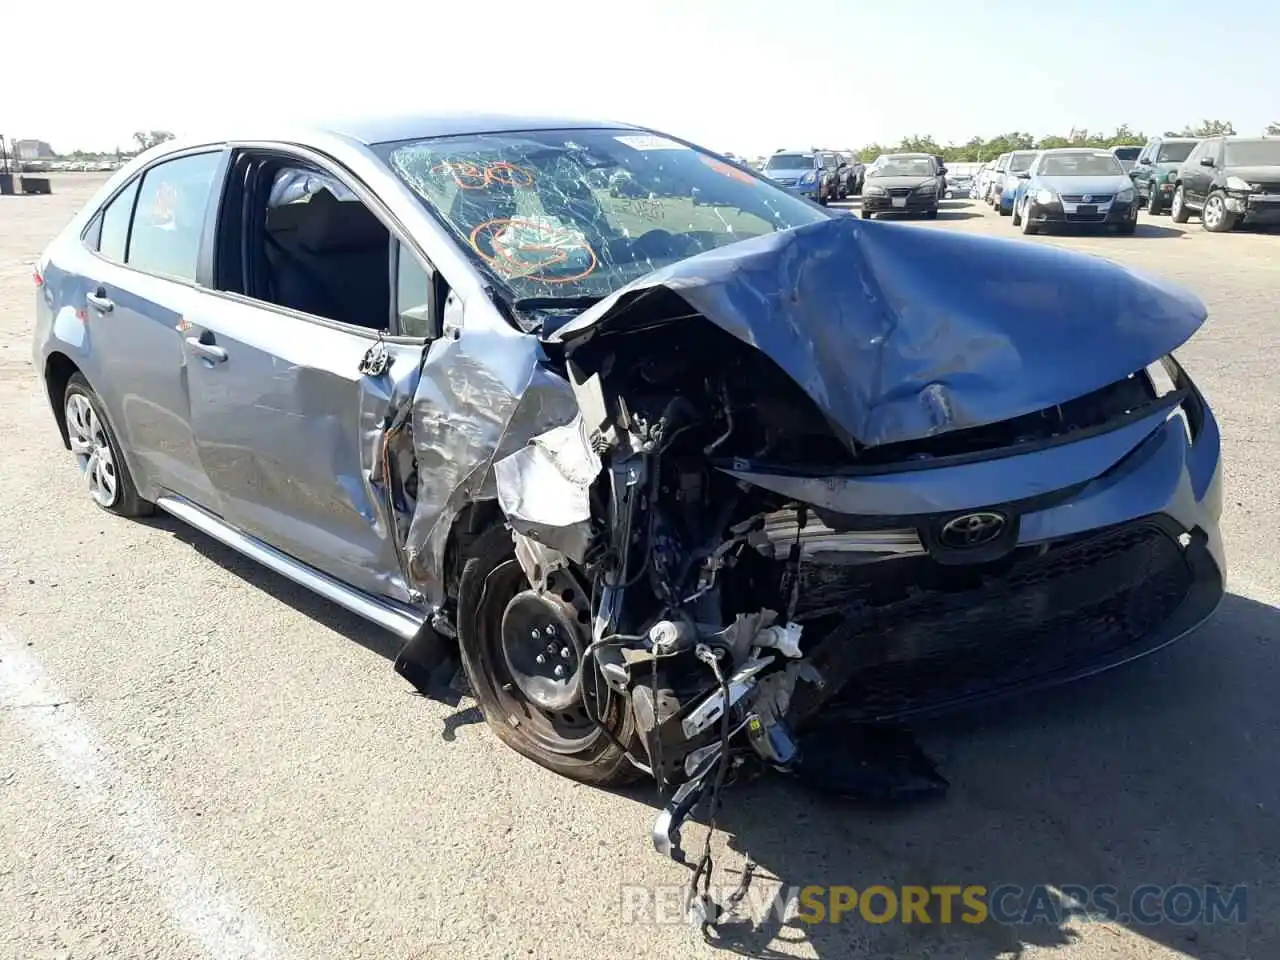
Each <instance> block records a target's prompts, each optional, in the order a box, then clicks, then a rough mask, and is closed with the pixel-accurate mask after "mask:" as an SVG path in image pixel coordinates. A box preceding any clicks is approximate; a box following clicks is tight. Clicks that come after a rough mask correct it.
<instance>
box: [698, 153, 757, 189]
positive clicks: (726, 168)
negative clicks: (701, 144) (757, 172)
mask: <svg viewBox="0 0 1280 960" xmlns="http://www.w3.org/2000/svg"><path fill="white" fill-rule="evenodd" d="M698 159H700V160H701V161H702V162H703V163H705V164H706V165H707V166H708V167H710V168H711V169H712V170H714V171H715V172H716V173H718V174H720V175H721V176H725V177H729V178H730V179H732V180H739V181H741V182H742V183H755V182H756V178H755V177H753V176H751V174H749V173H747V172H746V171H745V170H739V169H738V168H737V167H735V166H733V165H732V164H729V163H725V162H724V161H723V160H717V159H716V158H715V157H708V156H702V157H699V158H698Z"/></svg>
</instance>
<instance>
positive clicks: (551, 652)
mask: <svg viewBox="0 0 1280 960" xmlns="http://www.w3.org/2000/svg"><path fill="white" fill-rule="evenodd" d="M926 159H929V164H926V165H922V167H921V170H920V177H921V178H923V179H929V180H930V182H931V183H932V179H931V178H932V177H933V176H934V173H935V171H934V170H933V168H932V166H931V164H932V159H931V158H926ZM1110 160H1111V162H1112V163H1116V161H1115V160H1114V158H1110ZM926 167H927V169H926ZM911 172H912V173H913V174H914V173H915V170H914V168H913V170H912V171H911ZM620 180H626V181H627V182H629V183H634V184H638V185H641V186H642V187H643V189H642V190H639V191H634V193H635V195H634V196H633V195H632V193H633V192H621V191H611V189H610V184H615V183H617V182H619V181H620ZM914 186H915V184H914V182H913V188H914ZM614 193H619V194H620V195H617V196H615V195H613V194H614ZM1037 203H1039V202H1038V201H1037ZM1044 207H1047V204H1040V205H1039V206H1038V207H1037V211H1038V210H1039V209H1041V208H1044ZM35 282H36V285H37V288H38V289H37V296H36V308H37V309H36V326H35V343H34V349H35V359H36V368H37V370H38V371H39V372H40V375H41V376H42V378H43V382H44V384H45V386H46V388H47V391H48V396H49V400H50V402H51V404H52V409H53V413H54V418H55V420H56V425H57V430H58V432H59V433H60V435H61V439H62V441H63V443H64V444H65V445H66V447H67V449H68V450H69V451H70V453H71V454H72V456H73V457H74V459H75V462H76V464H77V465H78V467H79V470H80V472H81V474H82V476H83V479H84V489H85V491H86V493H87V495H88V496H90V497H92V498H93V499H94V500H95V501H96V502H97V503H98V505H100V506H101V507H102V508H103V509H104V510H107V511H109V512H111V513H114V514H117V515H119V516H122V517H136V516H140V515H143V514H147V513H150V512H151V511H153V510H154V509H157V508H158V509H160V510H163V511H166V512H167V513H169V514H172V515H173V516H175V517H177V518H179V519H180V520H182V521H185V522H186V523H189V524H191V525H193V526H194V527H196V528H198V529H199V530H202V531H204V532H205V533H206V534H208V535H210V536H212V537H214V538H216V539H218V540H220V541H222V542H224V543H226V544H229V545H231V546H232V547H234V548H235V549H237V550H239V551H242V552H243V553H245V554H247V555H248V556H250V557H252V558H254V559H256V560H257V561H260V562H261V563H263V564H265V565H267V566H268V567H270V568H272V569H274V570H276V571H278V572H279V573H281V574H283V575H284V576H286V577H290V578H292V579H293V580H295V581H297V582H299V583H301V584H304V585H305V586H307V587H309V588H311V589H313V590H315V591H318V592H319V593H320V594H323V595H324V596H326V597H328V598H330V599H331V600H333V601H334V602H336V603H338V604H340V605H342V606H345V607H347V608H349V609H351V610H353V611H355V612H357V613H358V614H360V615H362V616H363V617H365V618H367V619H368V620H369V621H370V622H371V623H372V624H374V625H376V626H377V627H379V628H384V629H386V630H389V631H391V632H392V633H394V634H397V635H399V636H400V637H401V638H403V640H404V641H405V644H404V647H403V650H402V652H401V654H400V656H399V659H398V660H397V663H396V668H397V670H398V671H399V672H400V673H401V675H403V676H404V677H406V678H407V679H408V680H409V681H410V682H412V683H413V684H415V685H416V686H418V687H419V688H420V689H421V690H423V691H424V692H426V693H428V694H430V695H433V696H440V697H444V698H450V697H452V696H453V694H451V693H450V691H451V690H455V689H456V687H454V686H452V683H451V682H452V681H453V680H454V679H455V673H456V672H457V671H458V670H459V669H460V670H461V674H462V675H463V676H464V677H465V680H466V683H467V686H468V687H469V689H470V691H471V693H472V694H473V695H474V697H475V699H476V700H477V701H478V703H479V706H480V707H481V709H482V710H483V713H484V716H485V718H486V719H487V720H488V721H489V723H490V724H491V726H492V728H493V731H494V733H495V734H496V735H497V736H498V737H499V738H501V739H502V740H503V741H505V742H506V743H507V744H509V745H510V746H511V747H513V748H514V749H515V750H517V751H519V752H520V753H522V754H524V755H525V756H527V757H529V758H531V759H533V760H534V761H536V762H537V763H540V764H543V765H544V766H546V767H548V768H550V769H552V770H555V771H558V772H559V773H561V774H564V775H565V776H569V777H573V778H576V779H579V780H582V781H585V782H588V783H593V784H614V783H618V782H621V781H624V780H628V779H630V778H632V777H634V776H637V775H644V776H651V777H653V778H655V779H657V780H658V781H659V783H661V784H663V785H670V786H672V787H678V789H677V790H676V792H675V794H674V796H673V799H672V801H671V806H669V807H668V809H667V810H665V811H664V812H663V814H662V817H661V818H660V821H659V826H658V828H657V829H656V831H655V837H654V839H655V842H656V843H657V845H658V847H659V849H662V850H664V851H666V852H669V853H671V854H672V855H673V856H674V855H678V850H679V845H678V833H677V831H678V827H679V822H680V820H681V819H682V818H683V817H684V816H685V815H686V814H687V813H688V810H689V808H690V807H691V806H692V803H693V802H694V801H696V800H697V799H698V797H700V796H702V795H703V794H704V793H705V791H707V790H711V789H715V788H716V785H718V784H719V783H721V782H722V781H723V776H724V772H725V769H726V766H727V765H728V764H730V763H736V762H738V761H740V760H741V759H742V758H744V757H755V758H757V759H759V760H761V761H762V762H763V763H765V764H767V765H768V766H770V767H773V768H777V769H781V770H791V769H795V768H797V767H798V765H801V764H803V762H804V758H805V756H806V753H805V750H806V747H805V743H806V740H805V737H804V733H805V731H806V730H811V729H815V725H816V724H817V723H818V722H819V721H822V720H829V719H831V718H833V717H836V716H839V717H842V718H844V720H845V721H846V722H847V723H883V722H886V721H889V720H895V719H901V718H904V717H910V716H915V715H920V714H922V713H927V712H933V711H939V710H946V709H952V708H955V707H958V706H961V705H965V704H970V703H973V702H975V701H978V700H981V699H985V698H990V697H994V696H999V695H1003V694H1008V693H1011V692H1014V691H1019V690H1027V689H1032V688H1035V687H1039V686H1043V685H1046V684H1051V683H1057V682H1061V681H1065V680H1070V679H1074V678H1079V677H1082V676H1084V675H1087V674H1090V673H1093V672H1096V671H1098V670H1101V669H1104V668H1107V667H1113V666H1115V665H1117V664H1121V663H1124V662H1126V661H1129V660H1131V659H1133V658H1135V657H1137V656H1139V655H1141V654H1145V653H1147V652H1149V651H1151V650H1153V649H1155V648H1157V647H1160V646H1161V645H1163V644H1166V643H1168V642H1170V641H1172V640H1174V639H1175V638H1177V637H1179V636H1181V635H1183V634H1184V633H1186V632H1187V631H1188V630H1190V629H1191V628H1193V627H1195V626H1196V625H1197V624H1199V623H1200V622H1201V621H1202V620H1204V619H1205V618H1206V617H1207V616H1208V615H1209V614H1210V613H1211V611H1212V610H1213V609H1214V607H1215V606H1216V604H1217V603H1218V601H1219V599H1220V598H1221V595H1222V591H1223V576H1224V570H1225V567H1224V560H1223V552H1222V543H1221V540H1220V536H1219V531H1218V517H1219V510H1220V502H1221V492H1220V475H1219V435H1218V426H1217V424H1216V422H1215V420H1214V417H1213V414H1212V413H1211V412H1210V409H1209V406H1208V405H1207V404H1206V402H1205V400H1204V398H1203V397H1202V396H1201V394H1200V392H1199V391H1198V390H1197V388H1196V386H1195V384H1194V383H1193V382H1192V380H1191V378H1190V377H1189V376H1188V375H1187V373H1186V372H1185V370H1184V369H1183V367H1182V366H1181V365H1180V364H1179V362H1178V361H1177V360H1176V359H1175V357H1174V351H1175V349H1177V348H1178V347H1179V346H1181V345H1182V344H1183V343H1185V342H1186V341H1187V340H1188V338H1190V337H1191V336H1192V335H1193V334H1194V333H1195V332H1196V330H1197V329H1198V328H1199V327H1200V326H1201V324H1202V323H1203V322H1204V320H1205V309H1204V307H1203V305H1202V304H1201V303H1200V302H1199V301H1198V300H1197V299H1196V298H1195V297H1193V296H1191V295H1190V294H1188V293H1185V292H1183V291H1182V290H1180V289H1177V288H1175V287H1172V286H1170V285H1167V284H1165V283H1163V282H1161V281H1159V280H1156V279H1152V278H1150V277H1144V276H1140V275H1137V274H1134V273H1132V272H1130V271H1129V270H1127V269H1125V268H1124V267H1121V266H1118V265H1116V264H1112V263H1109V262H1106V261H1104V260H1101V259H1099V258H1096V257H1085V256H1079V255H1075V254H1071V253H1068V252H1065V251H1062V250H1056V249H1050V248H1047V247H1044V246H1039V245H1034V244H1028V243H1025V242H1022V241H1017V240H997V239H992V238H983V237H977V236H971V235H964V234H961V233H958V232H947V231H942V230H925V229H919V228H916V227H911V226H904V225H895V224H890V223H877V222H871V221H863V220H860V219H856V218H853V217H849V216H847V215H844V214H841V215H828V214H827V213H826V212H825V211H823V210H821V209H819V208H818V207H816V206H814V205H812V204H810V203H808V202H806V201H804V200H802V199H800V198H797V197H795V196H793V195H792V194H791V193H789V192H788V191H787V190H785V189H783V188H781V187H778V186H776V185H774V184H773V183H771V182H770V181H769V180H768V179H766V178H764V177H762V176H758V175H756V174H754V173H752V172H751V171H749V170H746V169H744V168H743V167H740V166H738V165H736V164H731V163H727V162H725V161H724V160H723V159H721V158H719V157H717V156H715V155H714V154H711V153H709V152H707V151H704V150H701V149H699V148H697V147H695V146H692V145H690V144H689V143H686V142H684V141H682V140H679V139H676V138H673V137H669V136H665V135H662V134H660V133H656V132H654V131H651V130H646V129H640V128H635V127H627V126H619V125H616V124H606V123H598V124H590V123H581V122H575V123H570V122H566V121H557V120H537V119H530V118H525V117H517V118H510V117H509V118H485V117H470V116H468V117H443V118H427V119H423V118H419V119H414V120H404V121H368V122H362V123H357V124H353V125H348V126H342V127H338V128H335V129H329V130H324V131H294V130H283V129H274V130H266V131H256V132H254V131H250V132H246V133H244V134H237V133H234V132H228V134H227V136H226V138H224V139H217V140H195V141H187V142H171V143H166V144H164V145H162V146H160V147H158V148H155V149H153V150H151V151H150V152H147V153H145V154H143V155H142V156H140V157H138V158H137V159H136V160H134V161H133V162H132V163H130V164H129V165H128V166H127V167H125V168H124V169H122V170H120V171H119V172H118V173H116V174H115V175H114V176H113V177H112V178H111V179H110V180H109V181H108V182H107V183H106V185H105V186H104V187H103V188H102V190H101V191H100V192H99V193H98V195H97V196H95V197H94V198H93V199H92V200H91V201H90V202H89V203H88V205H87V206H86V207H85V208H84V209H83V211H81V212H80V213H79V214H78V215H77V216H76V217H75V219H74V220H73V222H72V223H71V224H70V225H69V226H67V228H66V229H65V230H64V231H63V232H62V233H61V235H60V236H58V237H57V239H56V240H54V242H53V243H52V244H51V245H50V246H49V248H48V249H47V250H46V251H45V253H44V254H43V255H42V256H41V258H40V259H39V261H38V266H37V271H36V276H35ZM121 532H122V531H121ZM193 589H198V585H196V584H193ZM810 742H813V743H816V742H817V741H810ZM810 756H812V754H810Z"/></svg>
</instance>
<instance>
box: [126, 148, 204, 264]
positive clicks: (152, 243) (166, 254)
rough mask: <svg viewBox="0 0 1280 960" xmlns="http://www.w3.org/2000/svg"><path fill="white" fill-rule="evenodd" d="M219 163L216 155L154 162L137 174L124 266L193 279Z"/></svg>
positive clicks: (202, 154)
mask: <svg viewBox="0 0 1280 960" xmlns="http://www.w3.org/2000/svg"><path fill="white" fill-rule="evenodd" d="M220 162H221V154H220V153H216V152H215V153H200V154H195V155H193V156H187V157H179V158H178V159H176V160H168V161H165V162H164V163H159V164H156V165H155V166H154V167H152V168H151V169H150V170H148V171H147V172H146V173H144V174H143V175H142V186H141V188H140V189H139V190H138V203H137V207H136V211H135V213H134V217H133V229H132V230H131V231H130V233H129V245H128V250H127V251H126V253H125V263H127V264H128V265H129V266H131V267H134V268H135V269H138V270H144V271H146V272H147V273H155V274H159V275H161V276H165V277H174V278H176V279H179V280H191V281H194V280H195V278H196V264H197V261H198V260H199V257H200V238H201V237H202V236H203V234H204V222H205V213H206V211H207V210H208V207H209V197H210V195H211V194H212V193H213V181H214V178H215V177H216V176H217V173H218V169H219V166H220Z"/></svg>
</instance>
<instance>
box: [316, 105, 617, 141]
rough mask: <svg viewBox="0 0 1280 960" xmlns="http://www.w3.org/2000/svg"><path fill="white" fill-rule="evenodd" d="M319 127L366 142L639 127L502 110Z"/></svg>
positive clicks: (358, 119) (380, 118) (373, 118)
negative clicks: (510, 112) (481, 134)
mask: <svg viewBox="0 0 1280 960" xmlns="http://www.w3.org/2000/svg"><path fill="white" fill-rule="evenodd" d="M314 126H315V127H316V128H317V129H320V130H323V131H325V132H328V133H335V134H338V135H340V136H345V137H348V138H350V139H352V140H357V141H359V142H360V143H364V144H373V143H387V142H390V141H395V140H418V139H425V138H428V137H456V136H467V135H473V134H479V133H512V132H515V131H518V130H591V129H600V128H617V129H626V130H639V129H641V128H640V127H636V126H635V125H634V124H630V123H618V122H617V121H614V120H587V119H583V118H581V117H557V116H537V115H528V114H518V113H517V114H502V113H418V114H402V115H392V116H377V115H374V116H361V117H351V118H346V119H335V120H332V121H328V122H325V123H319V124H314Z"/></svg>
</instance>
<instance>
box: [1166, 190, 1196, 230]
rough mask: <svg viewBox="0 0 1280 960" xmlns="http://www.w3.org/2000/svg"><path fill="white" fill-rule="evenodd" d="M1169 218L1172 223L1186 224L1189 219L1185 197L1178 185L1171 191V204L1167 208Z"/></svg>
mask: <svg viewBox="0 0 1280 960" xmlns="http://www.w3.org/2000/svg"><path fill="white" fill-rule="evenodd" d="M1169 217H1170V218H1171V219H1172V220H1173V222H1174V223H1186V222H1187V221H1188V220H1190V219H1191V211H1190V210H1188V209H1187V197H1186V194H1185V193H1183V191H1182V184H1178V185H1177V187H1175V188H1174V191H1173V203H1172V204H1171V205H1170V207H1169Z"/></svg>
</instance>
